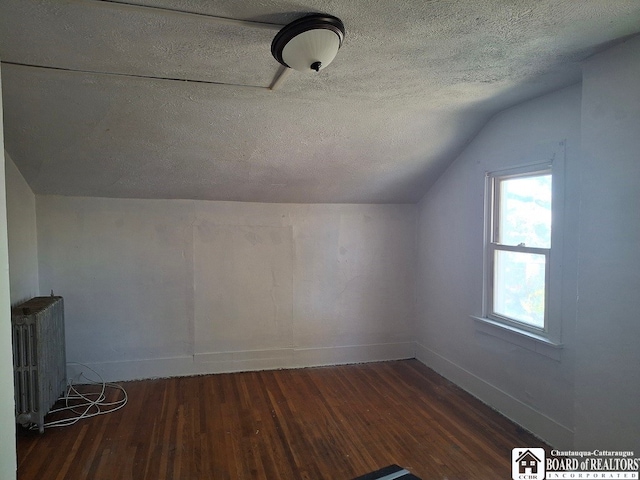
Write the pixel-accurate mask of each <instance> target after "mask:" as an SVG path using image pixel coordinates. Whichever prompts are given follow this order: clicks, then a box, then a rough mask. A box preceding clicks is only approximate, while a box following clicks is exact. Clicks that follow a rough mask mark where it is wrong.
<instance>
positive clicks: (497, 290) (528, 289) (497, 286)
mask: <svg viewBox="0 0 640 480" xmlns="http://www.w3.org/2000/svg"><path fill="white" fill-rule="evenodd" d="M545 268H546V267H545V256H544V255H539V254H533V253H521V252H508V251H503V250H496V251H495V270H494V281H493V311H494V313H496V314H498V315H501V316H503V317H508V318H511V319H513V320H516V321H518V322H522V323H526V324H527V325H531V326H534V327H537V328H544V303H545V302H544V291H545V288H544V286H545V285H544V284H545Z"/></svg>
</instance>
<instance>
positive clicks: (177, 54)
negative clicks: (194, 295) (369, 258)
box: [0, 0, 640, 203]
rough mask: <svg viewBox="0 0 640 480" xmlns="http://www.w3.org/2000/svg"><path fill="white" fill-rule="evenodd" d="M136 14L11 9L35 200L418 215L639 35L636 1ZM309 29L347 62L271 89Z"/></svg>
mask: <svg viewBox="0 0 640 480" xmlns="http://www.w3.org/2000/svg"><path fill="white" fill-rule="evenodd" d="M129 3H132V2H129ZM136 5H137V6H136ZM136 5H131V4H127V3H124V2H116V1H103V0H67V1H61V0H58V1H53V0H52V1H35V0H3V1H2V2H1V3H0V58H1V59H2V67H1V72H2V89H3V92H2V94H3V103H4V125H5V132H4V133H5V149H6V150H7V152H8V153H9V155H10V156H11V158H12V159H13V160H14V162H15V163H16V165H17V166H18V168H19V169H20V171H21V172H22V174H23V175H24V177H25V179H26V180H27V182H28V183H29V185H30V186H31V188H32V189H33V190H34V192H36V193H38V194H59V195H77V196H101V197H130V198H183V199H210V200H239V201H259V202H301V203H309V202H330V203H337V202H340V203H343V202H344V203H405V202H409V203H413V202H416V201H418V200H419V199H420V198H421V197H422V196H423V195H424V193H425V192H426V190H427V189H428V187H429V186H430V185H431V184H432V183H433V182H434V181H435V179H436V178H437V177H438V175H440V174H441V173H442V171H443V170H444V169H445V168H446V166H447V165H448V164H449V163H450V162H451V161H452V160H453V159H454V158H455V156H456V154H457V153H459V152H460V151H461V149H462V148H464V146H465V145H466V144H467V143H468V142H469V141H470V140H471V139H472V138H473V136H474V135H475V134H476V133H477V132H478V130H479V129H480V128H481V127H482V125H483V124H484V123H485V122H486V121H487V119H488V118H490V117H491V116H492V115H493V114H495V113H496V112H497V111H499V110H501V109H504V108H506V107H508V106H510V105H513V104H515V103H518V102H520V101H523V100H526V99H529V98H532V97H535V96H537V95H541V94H543V93H546V92H549V91H552V90H555V89H558V88H561V87H563V86H567V85H570V84H573V83H575V82H577V81H579V80H580V62H581V61H582V60H583V59H584V58H586V57H588V56H589V55H591V54H593V53H594V52H597V51H599V50H602V49H604V48H606V47H608V46H610V45H612V44H614V43H616V42H617V41H621V40H622V39H624V38H625V37H627V36H629V35H633V34H635V33H637V32H638V31H639V30H640V2H639V1H637V0H616V1H611V0H582V1H576V0H548V1H547V0H541V1H531V0H512V1H505V0H474V1H437V0H432V1H424V0H411V1H403V2H391V1H386V0H379V1H372V0H349V1H337V0H334V1H331V0H319V1H297V2H291V1H265V0H247V1H242V2H239V1H235V0H224V1H215V2H212V1H210V0H137V2H136ZM312 12H323V13H329V14H332V15H335V16H338V17H340V18H341V19H342V20H343V22H344V24H345V26H346V30H347V34H346V38H345V42H344V45H343V48H342V49H341V50H340V52H339V54H338V57H337V58H336V60H335V61H334V62H333V63H332V64H331V65H330V66H329V67H327V68H326V69H325V70H323V71H321V72H320V73H319V74H315V75H305V74H302V73H298V72H293V73H292V74H291V75H290V76H289V77H288V78H287V80H286V81H285V82H284V84H283V85H282V87H281V88H280V89H279V90H277V91H271V90H269V88H268V87H269V85H270V84H271V82H272V81H273V79H274V78H275V76H276V75H277V73H278V69H279V65H278V63H277V62H276V61H275V60H274V59H273V58H272V56H271V53H270V45H271V40H272V39H273V36H274V35H275V34H276V32H277V31H278V30H279V28H280V26H282V25H284V24H286V23H288V22H290V21H292V20H294V19H296V18H299V17H301V16H303V15H305V14H307V13H312ZM214 17H222V18H214ZM224 19H236V20H245V21H251V22H259V23H255V24H252V25H239V24H236V23H234V22H232V21H229V22H227V21H224Z"/></svg>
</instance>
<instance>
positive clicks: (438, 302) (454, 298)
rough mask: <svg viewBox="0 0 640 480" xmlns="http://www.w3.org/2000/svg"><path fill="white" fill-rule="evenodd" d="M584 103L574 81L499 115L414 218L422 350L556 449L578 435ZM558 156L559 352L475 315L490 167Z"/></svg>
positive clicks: (479, 309) (478, 310)
mask: <svg viewBox="0 0 640 480" xmlns="http://www.w3.org/2000/svg"><path fill="white" fill-rule="evenodd" d="M580 107H581V89H580V86H579V85H576V86H573V87H569V88H566V89H563V90H561V91H558V92H556V93H552V94H550V95H546V96H544V97H540V98H537V99H534V100H532V101H529V102H526V103H523V104H521V105H518V106H516V107H513V108H511V109H508V110H506V111H504V112H501V113H500V114H498V115H497V116H495V117H494V118H493V119H492V120H491V121H490V122H489V123H488V124H487V125H486V126H485V127H484V129H483V130H482V131H481V132H480V134H479V135H478V136H477V137H476V138H475V139H474V140H473V141H472V142H471V143H470V144H469V146H468V147H467V148H466V149H465V151H464V152H463V153H462V154H461V155H460V156H459V158H458V159H457V160H456V161H455V162H454V163H453V164H452V165H451V167H450V168H449V169H448V170H447V171H446V172H445V174H444V175H443V176H442V177H441V178H440V179H439V181H438V182H437V183H436V184H435V185H434V186H433V187H432V188H431V189H430V190H429V192H428V193H427V194H426V196H425V197H424V199H423V200H422V202H421V203H420V205H419V220H418V251H419V254H418V282H417V292H418V293H417V298H418V307H417V311H418V327H417V333H418V342H419V346H418V349H417V356H418V358H419V359H421V360H422V361H424V363H426V364H427V365H429V366H431V367H432V368H434V369H435V370H437V371H439V372H440V373H442V374H443V375H444V376H446V377H448V378H450V379H451V380H453V381H454V382H455V383H457V384H459V385H461V386H462V387H463V388H465V389H467V390H469V391H470V392H471V393H473V394H474V395H476V396H478V397H479V398H480V399H482V400H484V401H485V402H487V403H488V404H490V405H492V406H493V407H494V408H496V409H498V410H499V411H502V412H503V413H505V414H506V415H507V416H509V417H510V418H512V419H513V420H515V421H516V422H518V423H520V424H521V425H523V426H525V427H526V428H528V429H530V430H531V431H533V432H534V433H536V434H537V435H539V436H541V437H542V438H544V439H546V440H547V441H549V442H551V443H552V444H553V445H556V446H558V447H561V446H569V445H570V444H571V443H572V437H573V424H574V418H573V388H574V387H573V383H574V382H573V378H574V357H575V339H574V330H575V328H574V324H575V270H576V258H575V253H574V252H575V244H576V242H577V237H576V234H575V219H576V217H577V211H578V207H579V198H578V194H577V182H578V178H579V175H578V174H577V172H578V168H579V162H580V157H579V148H580ZM553 155H556V156H564V159H565V168H566V183H565V187H566V201H565V205H564V207H565V214H566V215H565V218H566V222H567V224H566V228H565V238H564V240H565V245H566V246H568V248H565V252H564V253H565V255H564V258H563V267H564V270H563V271H564V275H563V279H562V286H559V285H556V286H555V293H556V294H557V295H559V297H558V299H559V301H560V309H561V311H562V320H561V322H562V342H563V343H564V348H563V349H562V350H561V351H560V352H559V357H558V358H550V357H548V356H545V355H541V354H540V353H537V352H535V351H533V350H532V349H531V348H532V345H527V346H521V345H520V344H518V343H514V342H513V341H512V339H504V338H499V337H496V336H493V335H490V334H488V333H487V332H488V330H487V329H486V328H485V327H484V326H482V325H480V324H479V323H477V322H476V321H474V320H473V319H472V318H470V316H471V315H477V316H481V313H482V278H483V273H482V258H483V252H482V246H483V228H484V224H483V216H484V213H483V208H484V182H485V178H484V174H485V172H487V171H493V170H497V169H502V168H507V167H510V166H515V165H522V164H528V163H534V162H543V161H546V160H549V159H551V158H552V157H553ZM571 272H573V274H572V273H571ZM513 340H514V341H515V338H514V339H513Z"/></svg>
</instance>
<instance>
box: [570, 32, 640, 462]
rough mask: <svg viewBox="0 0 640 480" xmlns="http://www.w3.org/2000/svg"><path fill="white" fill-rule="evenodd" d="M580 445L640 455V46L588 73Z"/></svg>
mask: <svg viewBox="0 0 640 480" xmlns="http://www.w3.org/2000/svg"><path fill="white" fill-rule="evenodd" d="M583 85H584V93H583V100H582V151H583V158H582V163H583V166H582V178H581V190H582V204H581V208H580V231H579V232H580V248H579V269H578V293H579V300H578V320H577V330H576V331H577V340H578V350H577V364H576V396H575V404H576V446H578V447H580V448H584V449H592V448H610V449H623V448H624V449H626V450H635V452H636V456H638V455H637V454H638V452H640V346H639V341H640V295H639V293H640V37H636V38H635V39H633V40H630V41H628V42H626V43H625V44H623V45H620V46H618V47H616V48H613V49H611V50H609V51H607V52H604V53H602V54H600V55H597V56H595V57H594V58H592V59H591V60H590V61H589V62H588V63H586V65H585V66H584V80H583Z"/></svg>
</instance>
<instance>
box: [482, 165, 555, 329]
mask: <svg viewBox="0 0 640 480" xmlns="http://www.w3.org/2000/svg"><path fill="white" fill-rule="evenodd" d="M487 182H488V183H487V193H488V201H489V203H488V205H487V206H488V209H487V215H486V217H487V218H486V219H485V220H486V222H487V224H486V235H487V238H486V241H485V267H486V268H485V269H486V272H485V289H484V290H485V310H486V311H485V317H487V318H489V319H491V320H494V321H497V322H500V323H504V324H506V325H510V326H513V327H516V328H518V329H522V330H526V331H530V332H534V333H538V334H543V335H545V336H546V333H547V332H548V330H549V285H550V272H551V267H550V259H551V229H552V225H551V218H552V173H551V167H550V166H549V165H545V166H539V165H538V166H535V167H527V168H522V169H518V170H510V171H502V172H494V173H489V174H488V175H487Z"/></svg>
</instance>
